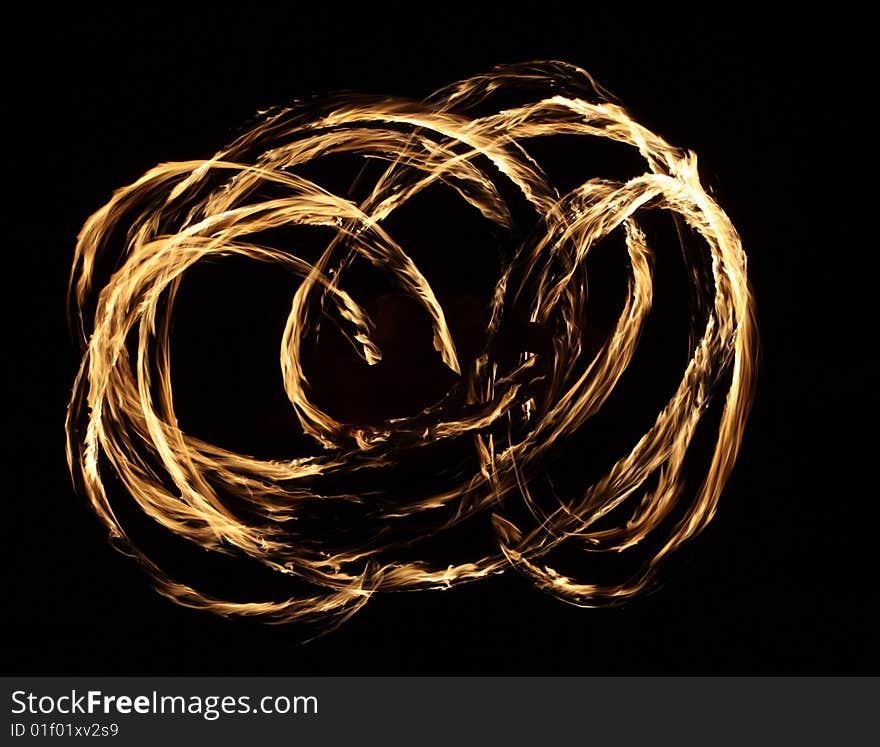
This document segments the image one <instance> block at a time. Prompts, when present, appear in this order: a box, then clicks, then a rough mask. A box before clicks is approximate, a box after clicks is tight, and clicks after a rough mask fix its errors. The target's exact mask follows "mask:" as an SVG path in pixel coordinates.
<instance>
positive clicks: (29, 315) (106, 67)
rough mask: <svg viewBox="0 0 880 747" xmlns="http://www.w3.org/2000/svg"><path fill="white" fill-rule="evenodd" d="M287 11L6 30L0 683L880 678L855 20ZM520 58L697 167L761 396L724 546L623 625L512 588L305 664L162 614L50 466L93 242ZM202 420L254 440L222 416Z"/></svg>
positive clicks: (643, 603) (389, 614) (350, 630)
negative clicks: (281, 146) (309, 116)
mask: <svg viewBox="0 0 880 747" xmlns="http://www.w3.org/2000/svg"><path fill="white" fill-rule="evenodd" d="M283 7H285V8H286V9H285V10H280V11H270V10H260V9H256V8H250V7H248V8H247V9H242V10H237V11H226V10H207V9H206V10H205V11H204V12H202V13H200V14H198V15H196V14H192V15H186V16H180V15H178V16H171V15H167V14H165V13H162V12H160V11H158V10H155V11H154V10H146V9H144V10H140V11H128V12H126V14H125V15H124V16H120V15H118V14H117V13H116V12H114V13H103V14H102V13H98V12H83V13H81V14H76V15H73V14H71V15H69V16H63V17H52V18H51V19H48V18H30V19H23V20H20V21H19V22H18V24H17V26H16V24H12V25H11V26H10V32H9V33H11V34H12V35H14V36H17V37H19V40H20V42H21V44H20V51H18V52H12V51H11V49H7V50H6V52H5V55H6V56H7V57H8V59H7V61H6V69H7V71H8V72H7V74H8V77H9V79H10V84H9V86H10V87H9V88H8V89H7V91H6V98H5V104H6V117H5V119H6V122H7V126H8V127H9V128H10V130H11V132H12V135H11V136H10V139H9V141H8V144H7V151H8V152H7V159H11V167H10V170H9V171H8V172H7V174H6V179H7V186H9V187H11V194H8V195H7V198H6V200H7V209H8V210H9V208H8V204H9V201H10V198H11V201H12V204H13V205H15V204H16V203H17V202H18V201H19V200H20V202H21V208H20V209H18V208H16V209H15V210H9V213H8V214H7V221H6V230H5V233H6V246H5V249H6V260H7V262H9V261H11V262H12V263H13V265H12V267H13V269H12V270H11V271H10V272H9V273H8V274H7V275H6V284H7V290H8V293H9V294H10V296H11V297H14V295H12V294H16V293H20V294H21V295H22V296H23V300H22V301H20V302H15V303H16V304H17V305H16V306H15V307H14V308H13V309H12V310H11V311H8V312H7V320H8V321H7V324H8V326H9V327H11V328H12V330H13V335H12V337H13V339H14V338H15V337H16V333H21V334H22V336H23V339H22V340H21V341H20V342H16V343H13V342H11V341H7V358H6V361H7V362H6V366H7V371H8V378H9V386H10V393H9V394H8V397H9V399H10V400H11V402H12V416H11V417H10V418H9V419H8V420H7V425H6V429H5V434H6V439H7V442H6V444H5V448H4V452H5V459H6V469H5V470H4V472H5V473H6V484H7V489H6V490H7V492H6V494H5V496H4V508H5V510H4V531H5V532H6V533H7V534H8V536H7V538H6V543H5V544H6V548H7V556H8V557H7V560H6V562H5V565H4V574H5V578H4V593H5V604H4V613H5V614H4V620H3V630H4V635H3V645H4V651H3V658H2V671H3V672H4V673H6V674H71V675H72V674H117V673H118V674H132V675H136V674H202V673H204V674H238V675H244V674H286V675H298V674H326V675H332V674H362V675H367V674H424V675H431V674H571V675H574V674H597V675H604V674H621V675H626V674H832V673H836V674H877V673H878V661H880V659H878V645H877V644H878V642H877V634H876V612H875V609H876V604H877V596H878V595H877V590H876V583H875V580H876V574H875V573H874V569H875V566H876V561H875V555H874V552H873V549H872V547H873V546H875V545H872V542H871V540H870V539H869V534H870V529H871V527H872V526H873V524H872V519H871V513H872V511H873V510H874V509H873V505H872V503H873V502H875V501H876V484H875V478H873V477H872V471H871V468H872V467H873V462H872V461H871V455H870V453H869V447H870V448H872V447H873V444H871V443H865V442H864V441H863V439H862V438H861V437H860V436H858V435H857V433H858V431H854V430H853V429H854V428H855V424H856V423H859V422H860V421H862V420H864V421H865V424H866V425H867V424H870V423H871V422H872V420H871V418H872V416H871V415H870V407H871V406H872V404H874V403H876V397H877V395H876V393H875V392H874V391H873V390H871V389H870V388H869V384H870V383H871V381H870V379H873V381H874V382H876V375H875V374H874V371H875V362H876V346H873V345H869V346H867V347H866V346H865V341H864V340H861V341H860V339H859V334H860V332H861V330H860V329H859V325H860V324H862V323H863V320H864V319H866V318H867V317H866V314H867V301H866V300H860V296H859V294H860V293H870V289H869V287H868V282H869V279H868V278H867V277H865V276H864V275H863V274H862V273H861V272H860V270H859V267H858V265H857V264H856V263H857V256H858V255H857V254H856V252H862V251H865V248H861V249H858V248H857V244H856V241H855V236H856V234H855V231H856V228H855V222H854V221H856V220H858V218H857V217H856V216H850V217H847V218H845V219H844V220H839V219H838V218H835V217H832V210H833V207H832V206H833V205H834V204H835V203H836V202H838V201H839V200H843V201H847V200H848V198H847V196H846V195H847V194H848V191H849V189H850V186H849V185H851V184H852V182H850V181H849V179H850V174H849V173H848V172H849V171H850V170H852V171H856V170H858V168H859V166H858V164H859V163H860V157H859V156H858V153H857V148H858V144H857V142H856V141H855V137H856V134H857V132H858V131H857V130H855V129H850V130H849V131H847V130H846V129H843V128H842V129H841V134H840V136H839V135H838V134H837V133H836V131H835V130H825V128H831V127H833V126H834V120H835V115H834V113H833V111H832V108H833V107H834V106H836V105H839V104H841V103H842V102H846V101H856V102H857V101H858V96H859V93H860V90H861V89H860V88H859V86H858V85H857V84H856V83H854V82H853V81H852V79H851V78H850V77H849V75H848V71H849V69H850V68H851V67H854V66H855V63H856V56H857V54H858V47H859V43H858V42H857V40H856V39H855V38H854V37H853V36H852V33H851V31H844V26H845V25H846V24H845V22H844V21H842V20H841V21H830V20H827V19H826V20H824V21H822V22H819V21H808V20H805V19H794V18H780V19H768V18H763V17H751V18H749V19H743V18H739V19H730V18H721V17H718V18H714V17H713V18H711V19H709V18H707V19H688V18H684V17H682V16H680V15H678V14H675V13H672V14H670V15H669V16H667V17H663V16H661V15H659V14H656V15H654V16H650V17H649V16H640V15H638V14H636V13H635V12H633V13H632V14H631V16H630V14H625V15H624V14H621V17H620V18H618V19H615V20H610V19H608V18H605V17H602V16H594V15H592V14H591V12H590V9H589V6H588V5H584V4H571V5H570V6H566V5H554V4H552V3H551V4H548V3H539V4H534V5H533V6H532V7H531V8H527V9H522V10H514V9H513V6H511V7H510V8H504V7H503V6H499V8H498V9H497V10H496V11H495V12H489V11H486V12H479V11H477V10H476V9H475V8H474V7H469V8H465V9H447V8H441V7H435V6H432V8H431V9H430V10H427V9H426V10H425V11H424V12H421V11H417V10H416V8H417V7H418V6H414V5H410V4H407V5H405V6H402V7H401V8H399V9H398V10H395V9H394V7H393V6H382V9H381V10H378V11H375V14H376V15H373V11H366V10H365V11H363V12H362V13H360V14H355V16H353V17H343V10H342V9H341V8H336V7H333V6H332V5H325V6H322V7H323V8H325V10H316V11H311V12H309V13H308V14H306V15H302V14H301V13H300V12H299V11H298V10H296V9H295V6H292V5H291V6H283ZM529 59H561V60H566V61H568V62H572V63H574V64H577V65H579V66H581V67H584V68H585V69H587V70H589V71H590V72H591V73H593V74H594V75H595V76H596V77H597V78H598V80H599V81H601V82H602V84H603V85H604V86H605V87H607V88H608V89H609V90H611V91H612V92H614V93H615V94H616V95H617V96H618V97H620V99H621V100H622V101H623V102H624V104H625V105H626V106H627V108H628V109H629V110H630V111H631V112H632V113H633V114H634V115H635V117H636V118H637V119H639V120H640V121H642V122H643V123H644V124H646V125H647V126H648V127H650V128H651V129H653V130H654V131H656V132H659V133H660V134H661V135H663V136H664V137H665V138H666V139H667V140H669V141H670V142H672V143H675V144H677V145H681V146H686V147H689V148H692V149H693V150H695V151H696V152H697V153H698V154H699V155H700V158H701V163H702V169H703V173H704V175H705V177H706V180H707V181H708V183H709V184H710V185H711V187H712V189H713V190H714V192H715V194H716V196H717V199H718V200H719V202H720V203H721V205H722V207H724V208H725V209H726V210H727V212H728V214H729V215H730V216H731V218H732V219H733V222H734V224H735V225H736V226H737V228H738V229H739V231H740V233H741V235H742V238H743V243H744V245H745V247H746V251H747V252H748V255H749V262H750V264H749V270H750V275H751V280H752V283H753V287H754V291H755V295H756V298H757V303H758V313H759V329H760V332H761V339H762V362H761V373H760V379H759V382H758V390H757V400H756V404H755V407H754V411H753V414H752V417H751V420H750V422H749V426H748V429H747V432H746V438H745V443H744V447H743V450H742V453H741V455H740V457H739V461H738V464H737V466H736V468H735V471H734V473H733V475H732V478H731V480H730V482H729V484H728V486H727V489H726V491H725V493H724V494H723V496H722V500H721V504H720V509H719V512H718V515H717V517H716V519H715V520H714V522H713V523H712V525H711V526H710V528H709V529H708V530H707V531H706V532H705V533H704V534H703V535H702V536H701V537H700V538H698V540H697V541H695V542H693V543H692V544H691V545H690V546H689V548H688V549H687V550H686V551H685V552H684V553H683V558H682V559H681V560H680V561H677V562H676V563H675V564H674V565H673V566H671V567H670V568H669V569H668V571H669V572H668V573H667V574H666V575H664V578H663V581H664V584H663V587H662V588H661V589H660V591H659V592H657V593H656V594H653V595H651V596H649V597H646V598H643V599H640V600H637V601H635V602H633V603H631V604H629V605H628V606H625V607H622V608H618V609H610V610H581V609H576V608H574V607H569V606H566V605H563V604H561V603H559V602H557V601H555V600H553V599H550V598H548V597H545V596H543V595H542V594H540V593H539V592H537V591H535V590H533V589H532V588H530V586H529V584H528V583H526V582H525V581H524V580H522V579H520V578H518V577H516V576H515V575H512V574H508V575H506V576H504V577H503V578H499V579H495V580H491V581H489V582H485V583H482V584H472V585H468V586H465V587H461V588H459V589H457V590H453V591H450V592H448V593H421V594H407V595H402V594H395V595H388V596H378V597H376V598H374V599H373V600H372V601H371V602H370V603H369V604H368V605H367V606H366V607H365V608H364V609H363V610H362V611H361V612H359V613H358V614H356V615H355V616H354V617H353V618H352V619H351V620H350V621H349V622H348V623H347V624H345V625H344V626H343V627H342V628H341V629H339V630H338V631H336V632H335V633H333V634H331V635H329V636H327V637H325V638H322V639H319V640H317V641H315V642H312V643H310V644H306V645H302V644H299V643H297V640H298V638H297V635H296V634H295V633H294V631H291V630H288V629H285V628H278V627H264V626H261V625H258V624H254V623H248V622H242V621H235V620H233V621H227V620H222V619H219V618H216V617H214V616H212V615H210V614H207V613H199V612H195V611H190V610H186V609H183V608H180V607H177V606H175V605H173V604H172V603H170V602H168V601H166V600H164V599H163V598H161V597H159V596H158V595H157V594H156V593H154V592H153V591H152V589H151V588H150V586H149V584H148V582H147V579H146V577H145V576H144V575H143V574H142V573H141V571H140V570H139V569H138V568H137V567H136V566H135V565H134V564H133V563H132V562H130V561H128V560H127V559H126V558H124V557H123V556H121V555H119V554H118V553H116V552H114V551H113V550H112V549H111V548H110V546H109V545H108V543H107V542H106V540H105V537H104V533H103V531H102V529H101V527H100V526H99V524H98V522H97V520H96V519H95V518H94V517H93V516H92V514H91V512H90V510H89V509H88V507H87V505H86V501H85V499H84V498H83V497H82V496H78V495H76V494H75V493H74V492H73V490H72V488H71V484H70V479H69V476H68V474H67V470H66V464H65V459H64V433H63V421H64V414H65V407H66V401H67V397H68V395H69V391H70V386H71V383H72V380H73V376H74V372H75V368H76V363H77V354H76V351H75V349H74V346H73V344H72V343H71V342H70V341H69V337H68V333H67V326H66V320H65V287H66V282H67V278H68V273H69V267H70V262H71V257H72V252H73V247H74V242H75V237H76V234H77V232H78V230H79V228H80V226H81V225H82V223H83V222H84V220H85V219H86V218H87V217H88V216H89V215H90V214H91V213H92V212H93V211H94V210H95V209H97V208H98V207H100V206H101V205H102V204H104V203H105V202H106V200H107V199H108V198H109V197H110V194H111V191H112V190H113V189H116V188H117V187H120V186H122V185H125V184H128V183H130V182H131V181H133V180H134V179H136V178H137V177H138V176H139V175H140V174H142V173H143V172H144V171H145V170H146V169H148V168H149V167H151V166H153V165H154V164H156V163H158V162H160V161H165V160H183V159H189V158H202V157H207V156H209V155H211V154H212V153H213V152H214V151H215V150H216V149H217V148H219V147H220V146H222V145H224V144H226V143H227V142H228V141H229V140H230V139H231V137H232V136H234V134H235V133H236V132H237V131H238V129H239V128H240V127H241V126H242V125H243V124H244V123H246V122H247V121H248V119H249V118H250V117H251V116H252V115H253V114H254V112H255V111H256V110H258V109H265V108H268V107H270V106H272V105H280V104H285V103H288V102H290V101H291V100H293V99H294V98H302V97H307V96H310V95H312V94H322V93H326V92H332V91H336V90H341V89H352V90H359V91H367V92H375V93H389V94H395V95H405V96H411V97H414V98H422V97H423V96H425V95H427V94H429V93H430V92H432V91H433V90H435V89H436V88H438V87H440V86H441V85H444V84H446V83H449V82H451V81H453V80H457V79H460V78H463V77H467V76H469V75H472V74H477V73H480V72H483V71H486V70H488V69H489V68H490V67H491V66H492V65H493V64H496V63H502V62H517V61H524V60H529ZM858 111H859V109H858V106H856V109H855V111H854V112H853V111H850V113H849V114H848V115H847V116H848V117H855V116H856V114H857V112H858ZM838 137H842V139H836V138H838ZM26 167H28V168H29V170H26ZM589 176H594V174H587V175H585V178H586V177H589ZM829 176H830V181H829V182H825V186H824V187H822V186H820V183H821V181H822V180H823V179H828V178H829ZM829 188H830V189H831V194H830V195H829V194H827V193H825V192H824V191H823V190H825V189H829ZM35 208H36V209H35ZM847 209H848V210H852V209H854V208H852V206H850V207H848V208H847ZM872 248H873V247H872ZM10 258H12V259H11V260H10ZM281 309H282V310H281V311H280V312H279V313H282V314H283V313H286V312H285V311H283V306H282V307H281ZM254 316H255V318H254V319H252V320H251V322H253V323H258V322H259V318H258V317H257V316H256V315H255V314H254ZM251 322H249V323H251ZM240 334H241V330H240ZM255 334H258V335H260V334H263V333H255ZM265 335H266V339H267V340H273V339H275V338H274V335H275V332H274V331H272V330H269V331H266V332H265ZM232 342H233V340H230V347H232ZM272 344H273V345H274V342H273V343H272ZM13 345H14V347H13ZM243 375H244V374H243ZM218 381H219V379H218ZM269 382H270V384H267V388H269V387H270V385H274V383H275V379H270V380H269ZM205 387H206V391H205V392H204V393H205V394H206V395H207V396H208V397H209V398H214V399H213V400H212V404H211V406H210V407H208V408H206V411H210V412H214V413H218V412H219V413H226V412H227V411H228V412H230V413H234V406H233V405H232V404H230V403H228V402H225V401H224V400H223V397H224V396H229V398H230V399H232V398H234V396H235V393H234V392H233V393H227V394H226V395H224V391H223V389H222V388H221V387H220V386H219V385H212V384H211V383H208V384H206V385H205ZM272 396H273V397H274V396H275V395H274V394H273V395H272ZM281 396H282V400H283V394H282V395H281ZM273 401H274V400H273ZM210 412H209V414H210ZM218 421H222V422H223V423H225V426H226V427H227V428H228V429H229V430H230V431H233V432H234V431H236V428H237V427H238V425H241V427H242V428H243V427H244V424H240V423H238V421H237V420H236V419H235V416H234V415H229V416H228V417H220V418H218ZM218 427H219V426H218ZM868 430H869V432H870V429H868Z"/></svg>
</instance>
